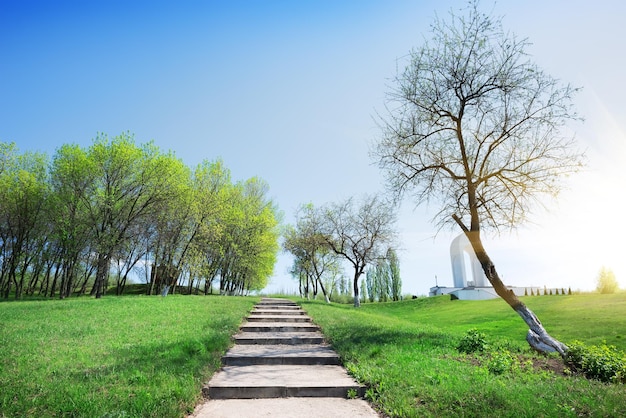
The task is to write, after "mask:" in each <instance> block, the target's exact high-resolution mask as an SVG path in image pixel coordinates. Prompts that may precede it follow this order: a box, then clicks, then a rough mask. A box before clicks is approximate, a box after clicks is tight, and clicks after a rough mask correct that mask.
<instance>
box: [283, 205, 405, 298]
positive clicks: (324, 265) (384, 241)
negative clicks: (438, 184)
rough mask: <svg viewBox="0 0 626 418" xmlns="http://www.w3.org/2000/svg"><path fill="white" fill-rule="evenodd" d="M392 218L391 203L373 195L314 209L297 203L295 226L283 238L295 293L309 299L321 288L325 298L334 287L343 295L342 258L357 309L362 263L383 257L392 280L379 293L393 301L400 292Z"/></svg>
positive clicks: (368, 264) (366, 265) (330, 293)
mask: <svg viewBox="0 0 626 418" xmlns="http://www.w3.org/2000/svg"><path fill="white" fill-rule="evenodd" d="M395 221H396V212H395V207H394V205H393V204H392V203H391V202H388V201H385V200H384V199H382V198H381V197H379V196H365V197H364V198H363V199H362V200H360V201H355V200H354V199H353V198H349V199H347V200H345V201H343V202H339V203H331V204H327V205H325V206H320V207H315V206H313V204H311V203H309V204H305V205H302V206H301V207H300V208H299V209H298V211H297V213H296V223H295V225H288V226H287V227H286V229H285V233H284V241H283V248H284V250H285V251H288V252H290V253H291V254H292V255H293V257H294V262H293V267H292V269H291V274H292V276H293V277H295V278H297V279H298V280H299V285H300V286H299V289H300V294H301V295H302V296H304V297H306V298H309V297H310V296H311V295H312V296H313V297H314V298H315V296H317V294H318V291H321V292H322V294H323V295H324V297H325V299H326V301H327V302H329V301H330V297H331V296H332V293H333V292H334V291H336V290H337V287H338V286H339V289H340V292H341V294H345V292H344V290H346V289H345V282H344V280H343V276H342V273H341V271H342V270H341V263H342V262H344V263H346V264H349V265H351V266H352V268H353V276H352V295H353V297H354V306H357V307H358V306H359V305H360V299H359V290H360V287H359V278H360V277H361V275H363V273H365V272H366V268H367V267H368V266H371V265H375V264H376V263H379V264H381V263H383V260H386V261H385V262H386V263H387V264H385V265H386V266H391V264H393V269H395V270H394V271H393V273H392V272H391V271H390V272H389V274H390V275H393V277H394V279H393V280H394V282H393V284H390V285H389V289H388V291H385V295H386V296H387V295H390V297H391V298H392V299H395V300H397V298H398V297H399V295H400V292H401V289H400V287H401V282H400V278H399V274H400V273H399V267H398V260H397V257H396V256H395V252H394V251H393V250H390V249H389V248H391V246H392V245H393V244H394V241H395V237H396V232H395V229H394V225H395ZM390 257H392V258H390ZM390 263H391V264H390ZM381 265H382V264H381ZM386 271H387V270H386ZM381 274H382V273H381ZM390 280H391V279H390ZM385 283H387V282H385ZM389 283H391V281H390V282H389ZM381 287H382V285H381ZM380 294H381V295H382V290H381V292H380ZM363 296H364V297H365V295H363ZM396 296H397V297H396ZM381 297H382V296H381Z"/></svg>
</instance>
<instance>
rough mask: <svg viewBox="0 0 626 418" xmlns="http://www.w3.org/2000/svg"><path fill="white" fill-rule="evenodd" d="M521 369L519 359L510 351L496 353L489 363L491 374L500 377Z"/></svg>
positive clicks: (488, 367) (492, 355)
mask: <svg viewBox="0 0 626 418" xmlns="http://www.w3.org/2000/svg"><path fill="white" fill-rule="evenodd" d="M517 368H519V365H518V364H517V359H516V358H515V357H514V356H513V355H512V354H511V352H510V351H509V350H500V351H494V352H493V353H491V358H490V359H489V362H488V363H487V369H488V370H489V372H491V373H493V374H496V375H499V374H503V373H506V372H509V371H513V370H515V369H517Z"/></svg>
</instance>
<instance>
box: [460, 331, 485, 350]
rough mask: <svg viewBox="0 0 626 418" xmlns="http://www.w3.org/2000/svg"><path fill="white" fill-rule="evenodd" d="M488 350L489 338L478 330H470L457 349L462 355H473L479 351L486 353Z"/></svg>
mask: <svg viewBox="0 0 626 418" xmlns="http://www.w3.org/2000/svg"><path fill="white" fill-rule="evenodd" d="M487 348H488V344H487V338H486V336H485V334H484V333H482V332H479V331H478V330H477V329H476V328H472V329H469V330H468V331H467V332H466V333H465V335H464V336H463V337H462V338H461V341H459V345H457V347H456V349H457V350H459V351H460V352H461V353H465V354H471V353H475V352H477V351H481V352H482V351H485V350H486V349H487Z"/></svg>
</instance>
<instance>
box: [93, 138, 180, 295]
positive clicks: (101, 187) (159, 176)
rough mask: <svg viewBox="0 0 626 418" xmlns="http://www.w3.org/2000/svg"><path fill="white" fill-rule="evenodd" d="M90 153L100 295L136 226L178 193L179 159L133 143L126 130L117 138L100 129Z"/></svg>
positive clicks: (98, 292) (96, 293)
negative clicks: (118, 253) (174, 182)
mask: <svg viewBox="0 0 626 418" xmlns="http://www.w3.org/2000/svg"><path fill="white" fill-rule="evenodd" d="M87 154H88V157H89V159H90V160H91V163H92V165H93V167H94V172H95V177H94V180H95V181H94V183H93V184H92V185H91V190H90V193H89V199H88V201H87V202H86V205H87V212H88V214H89V221H90V225H91V227H92V233H93V236H94V238H95V241H96V244H95V246H94V247H95V250H96V253H97V256H98V262H97V269H96V279H95V283H94V287H93V291H92V293H93V294H95V296H96V298H99V297H101V296H102V294H103V293H104V291H105V284H106V281H107V280H108V275H109V270H110V264H111V261H112V257H113V256H114V255H115V254H116V251H118V250H119V248H120V246H121V245H122V243H123V242H124V241H125V240H128V239H131V238H135V236H134V232H136V231H137V230H136V229H135V228H133V226H134V225H136V224H137V223H139V222H143V221H145V219H146V218H147V217H149V216H151V215H155V214H156V209H157V208H158V207H159V205H158V204H159V203H161V202H163V201H164V200H167V199H170V198H172V195H173V194H175V193H176V189H175V188H172V187H171V182H172V178H173V176H175V175H176V169H175V168H176V167H177V166H178V163H177V162H176V161H177V160H176V159H174V158H172V157H171V156H167V155H161V154H160V152H159V150H158V148H157V147H156V146H155V145H154V144H152V143H148V144H145V145H143V146H141V147H139V146H137V145H135V142H134V137H133V136H132V135H130V134H128V133H123V134H121V135H119V136H117V137H115V138H113V139H109V138H108V137H107V136H106V135H99V136H98V137H97V138H96V139H95V140H94V143H93V145H92V146H91V147H90V148H89V150H88V152H87Z"/></svg>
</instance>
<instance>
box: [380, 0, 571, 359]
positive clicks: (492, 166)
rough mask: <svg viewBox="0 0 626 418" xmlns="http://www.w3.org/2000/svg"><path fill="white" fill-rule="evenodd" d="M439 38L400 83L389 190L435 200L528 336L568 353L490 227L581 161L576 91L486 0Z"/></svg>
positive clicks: (389, 124) (390, 138) (385, 141)
mask: <svg viewBox="0 0 626 418" xmlns="http://www.w3.org/2000/svg"><path fill="white" fill-rule="evenodd" d="M431 35H432V38H431V40H430V41H425V43H424V44H423V45H422V46H421V47H420V48H418V49H416V50H414V51H412V52H411V53H410V56H409V63H408V64H407V66H406V68H405V69H404V71H401V72H399V73H398V75H397V76H396V78H395V80H394V82H395V84H394V86H393V88H392V90H391V92H390V94H389V101H388V104H387V110H388V114H387V115H386V116H384V117H383V118H381V119H382V121H381V122H382V123H381V125H382V130H383V135H382V138H381V139H380V141H379V143H378V144H377V146H376V148H375V150H374V155H375V156H376V157H377V159H378V161H379V164H380V167H381V168H382V169H383V170H385V171H386V174H387V178H388V184H389V186H390V188H391V190H393V191H394V192H396V193H398V194H403V193H410V194H411V196H412V197H413V198H414V199H415V201H416V202H417V203H418V204H420V203H424V202H427V201H428V202H431V203H434V202H436V203H437V204H438V205H439V210H438V212H437V214H436V216H435V222H436V223H437V224H438V225H439V227H443V226H451V225H452V226H456V227H459V228H460V229H461V230H462V231H463V232H464V233H465V234H466V235H467V237H468V239H469V241H470V243H471V245H472V247H473V249H474V252H475V253H476V256H477V257H478V260H479V261H480V263H481V265H482V268H483V271H484V273H485V275H486V277H487V278H488V280H489V281H490V283H491V284H492V285H493V287H494V289H495V291H496V292H497V293H498V295H500V296H501V297H502V298H503V299H504V300H505V301H506V302H507V303H508V304H509V305H510V306H511V307H512V308H513V309H514V310H515V311H516V312H517V313H518V314H519V315H520V316H521V317H522V318H523V319H524V321H525V322H526V323H527V324H528V326H529V328H530V330H529V333H528V335H527V340H528V342H529V343H530V344H531V345H532V346H533V347H535V348H536V349H538V350H541V351H558V352H559V353H561V354H562V355H563V354H564V352H565V351H566V350H567V347H566V346H565V345H564V344H562V343H561V342H559V341H557V340H555V339H554V338H552V337H551V336H550V335H549V334H548V333H547V332H546V330H545V329H544V327H543V325H542V324H541V322H540V321H539V319H538V318H537V317H536V316H535V315H534V313H532V312H531V311H530V310H529V309H528V308H527V307H526V306H525V305H524V304H523V303H522V302H521V301H520V300H519V299H518V298H517V297H516V296H515V294H514V293H513V292H512V291H510V290H509V289H508V288H507V287H506V286H505V285H504V283H503V282H502V280H501V279H500V276H499V275H498V272H497V271H496V268H495V265H494V263H493V262H492V260H491V258H490V257H489V256H488V254H487V251H486V249H485V247H484V246H483V242H482V237H481V233H482V232H483V231H496V232H499V231H501V230H503V229H505V230H506V229H513V228H516V227H517V226H518V225H519V224H521V223H522V222H523V221H525V220H526V218H527V215H528V214H529V212H530V210H531V208H532V206H533V204H535V203H538V202H541V201H542V198H543V197H544V196H546V195H547V196H554V195H556V194H557V193H558V191H559V189H560V187H561V183H560V181H559V180H560V179H561V178H562V177H564V176H565V175H567V174H570V173H573V172H576V171H577V170H578V169H579V168H580V167H581V165H582V163H583V155H582V154H581V153H580V152H579V151H578V150H577V147H576V144H575V142H574V140H573V138H572V136H571V135H568V134H567V133H566V130H565V129H564V127H565V125H566V123H567V122H569V121H572V120H576V119H578V116H577V115H576V113H575V111H574V109H573V105H572V98H573V95H574V94H575V92H576V89H575V88H573V87H571V86H570V85H564V84H562V83H561V82H559V81H558V80H556V79H554V78H553V77H551V76H549V75H548V74H546V73H545V72H544V71H542V70H541V69H540V68H538V67H537V65H535V64H534V63H533V62H531V61H530V60H529V58H528V54H527V52H526V50H527V47H528V45H529V42H528V41H527V40H526V39H518V38H517V37H515V36H514V35H512V34H510V33H508V32H506V31H505V30H504V29H503V28H502V24H501V19H500V18H497V17H492V16H490V15H487V14H484V13H482V12H481V11H480V10H479V4H478V1H471V2H470V4H469V7H468V11H467V16H462V15H457V14H455V13H453V12H451V13H450V19H449V20H443V19H439V18H437V19H436V20H435V21H434V24H433V25H432V27H431Z"/></svg>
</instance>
